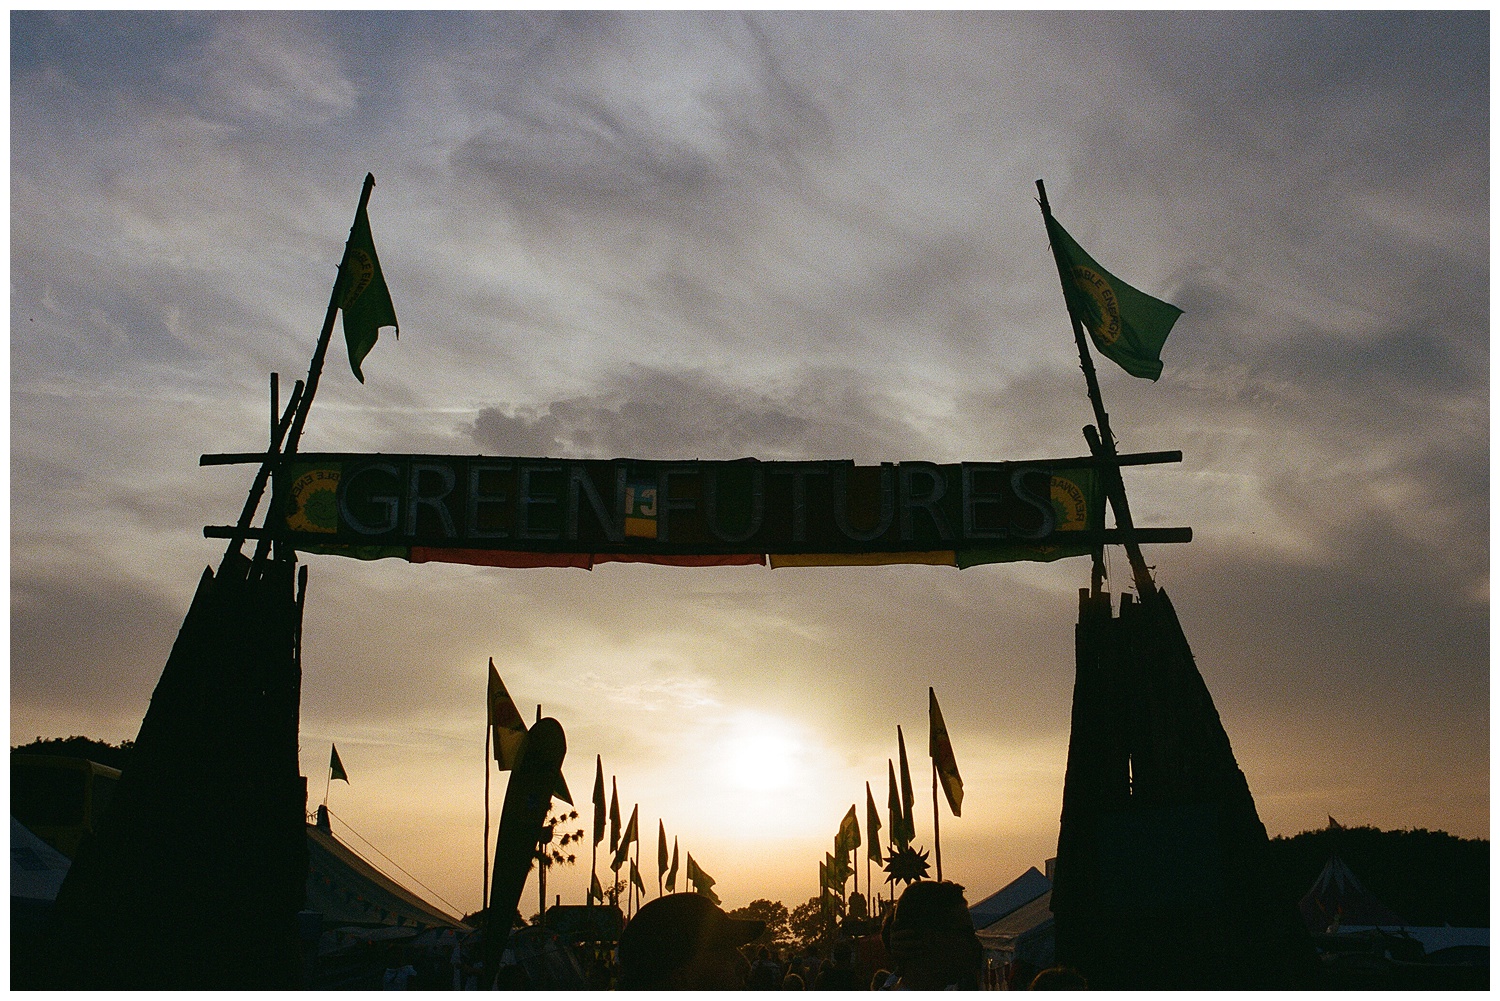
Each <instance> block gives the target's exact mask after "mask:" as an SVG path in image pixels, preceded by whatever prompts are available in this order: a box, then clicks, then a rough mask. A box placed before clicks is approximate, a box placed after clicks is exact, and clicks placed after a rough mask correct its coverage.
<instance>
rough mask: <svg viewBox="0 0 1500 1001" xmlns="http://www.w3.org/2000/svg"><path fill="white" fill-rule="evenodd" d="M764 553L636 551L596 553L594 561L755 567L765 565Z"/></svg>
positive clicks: (664, 565)
mask: <svg viewBox="0 0 1500 1001" xmlns="http://www.w3.org/2000/svg"><path fill="white" fill-rule="evenodd" d="M765 562H766V557H765V555H764V554H763V553H736V554H735V555H732V556H648V555H641V554H636V553H595V554H594V563H596V564H598V563H654V564H656V565H657V566H663V567H755V566H764V565H765Z"/></svg>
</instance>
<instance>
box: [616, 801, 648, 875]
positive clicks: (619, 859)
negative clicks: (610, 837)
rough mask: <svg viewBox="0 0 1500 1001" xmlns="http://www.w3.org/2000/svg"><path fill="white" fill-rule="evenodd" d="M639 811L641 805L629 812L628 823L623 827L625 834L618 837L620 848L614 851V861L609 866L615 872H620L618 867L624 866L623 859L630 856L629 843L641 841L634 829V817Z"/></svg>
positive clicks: (636, 830) (638, 833)
mask: <svg viewBox="0 0 1500 1001" xmlns="http://www.w3.org/2000/svg"><path fill="white" fill-rule="evenodd" d="M640 810H641V805H640V804H639V803H637V804H636V805H635V808H634V809H633V810H631V811H630V823H628V824H626V825H625V833H624V834H621V835H620V846H619V848H617V849H616V850H615V858H614V861H613V862H611V863H610V864H609V867H610V868H611V869H613V870H614V871H615V872H619V871H620V866H622V865H624V864H625V859H627V858H628V857H629V856H630V844H631V842H633V841H639V840H641V835H640V831H639V830H638V829H637V827H636V816H637V814H639V813H640Z"/></svg>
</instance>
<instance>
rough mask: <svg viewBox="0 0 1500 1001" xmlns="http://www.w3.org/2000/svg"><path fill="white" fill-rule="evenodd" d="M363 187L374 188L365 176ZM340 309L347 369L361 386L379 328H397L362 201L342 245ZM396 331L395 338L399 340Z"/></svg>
mask: <svg viewBox="0 0 1500 1001" xmlns="http://www.w3.org/2000/svg"><path fill="white" fill-rule="evenodd" d="M365 183H366V184H367V185H369V186H370V187H372V188H373V187H374V186H375V178H374V176H373V175H366V177H365ZM335 294H336V296H337V298H338V305H339V309H340V310H341V311H342V312H343V315H344V341H345V343H347V344H348V345H349V367H350V368H351V369H353V370H354V377H355V378H356V379H358V380H359V381H360V382H364V381H365V375H364V373H363V372H361V371H360V367H359V366H360V363H361V362H362V361H364V359H365V355H367V354H369V353H370V349H371V348H373V347H374V346H375V338H376V337H378V336H379V333H380V328H381V327H395V326H396V308H395V307H394V306H392V305H391V293H390V290H389V289H387V288H386V285H385V275H384V274H382V273H381V270H380V258H379V257H377V256H376V255H375V238H374V237H373V236H371V235H370V217H369V214H368V213H367V212H366V210H365V203H364V201H363V200H361V201H360V203H359V210H358V211H356V212H355V213H354V225H353V226H352V227H350V229H349V242H348V243H346V244H345V245H344V259H343V260H342V261H341V262H340V263H339V277H338V284H337V285H336V286H335ZM400 335H401V331H400V328H399V327H398V328H397V330H396V336H398V337H399V336H400Z"/></svg>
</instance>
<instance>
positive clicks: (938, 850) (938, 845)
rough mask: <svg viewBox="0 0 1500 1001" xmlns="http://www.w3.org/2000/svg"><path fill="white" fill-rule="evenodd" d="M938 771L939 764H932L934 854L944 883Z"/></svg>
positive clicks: (938, 873)
mask: <svg viewBox="0 0 1500 1001" xmlns="http://www.w3.org/2000/svg"><path fill="white" fill-rule="evenodd" d="M937 787H938V769H937V762H936V761H933V763H932V852H933V855H934V856H936V858H937V878H938V882H939V883H941V882H942V881H943V839H942V838H941V837H940V836H939V835H938V802H937Z"/></svg>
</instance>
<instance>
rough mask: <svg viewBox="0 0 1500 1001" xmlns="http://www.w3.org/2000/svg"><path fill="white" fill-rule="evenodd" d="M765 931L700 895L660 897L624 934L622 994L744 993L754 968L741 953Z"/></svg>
mask: <svg viewBox="0 0 1500 1001" xmlns="http://www.w3.org/2000/svg"><path fill="white" fill-rule="evenodd" d="M765 929H766V925H765V922H763V921H747V920H743V919H740V918H731V917H730V916H729V915H727V914H725V913H724V912H723V910H721V909H720V908H719V907H718V906H716V905H715V904H714V903H713V902H712V901H710V900H709V899H708V898H707V897H704V896H701V895H699V894H697V893H672V894H668V895H667V896H665V897H657V898H656V899H655V900H653V901H651V902H650V903H647V904H646V905H645V906H643V907H642V908H641V909H640V910H639V911H637V912H636V914H635V917H633V918H631V919H630V923H629V924H627V925H626V926H625V930H624V931H622V932H621V933H620V945H619V953H620V981H619V989H620V990H690V991H712V990H721V991H723V990H741V989H743V988H744V986H745V978H746V976H747V975H748V974H749V972H750V964H749V962H748V961H746V959H745V957H744V955H743V954H741V952H740V947H741V946H743V945H746V944H748V943H750V942H752V941H754V940H755V939H757V938H759V937H760V935H761V933H762V932H763V931H765Z"/></svg>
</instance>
